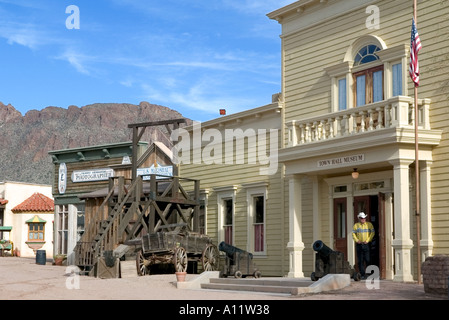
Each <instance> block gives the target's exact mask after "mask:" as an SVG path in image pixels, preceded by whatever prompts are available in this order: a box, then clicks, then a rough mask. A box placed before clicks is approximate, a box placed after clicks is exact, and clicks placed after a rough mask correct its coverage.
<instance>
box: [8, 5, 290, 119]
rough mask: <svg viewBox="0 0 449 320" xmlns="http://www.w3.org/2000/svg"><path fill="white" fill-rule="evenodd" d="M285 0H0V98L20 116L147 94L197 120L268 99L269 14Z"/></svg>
mask: <svg viewBox="0 0 449 320" xmlns="http://www.w3.org/2000/svg"><path fill="white" fill-rule="evenodd" d="M292 2H294V1H293V0H288V1H287V0H209V1H206V0H189V1H187V0H94V1H93V0H79V1H77V0H71V1H65V0H0V57H1V59H0V70H1V77H0V101H1V102H3V103H4V104H8V103H10V104H12V105H13V106H14V107H15V108H16V109H17V110H18V111H20V112H21V113H22V114H23V115H24V114H25V113H26V112H27V111H28V110H31V109H36V110H42V109H43V108H45V107H47V106H56V107H62V108H67V107H68V106H70V105H76V106H78V107H82V106H85V105H88V104H92V103H106V102H117V103H133V104H138V103H140V102H141V101H148V102H150V103H154V104H159V105H163V106H166V107H169V108H172V109H175V110H177V111H179V112H181V113H182V114H183V116H185V117H188V118H190V119H193V120H197V121H206V120H209V119H213V118H217V117H219V109H221V108H224V109H226V110H227V113H228V114H231V113H235V112H239V111H243V110H247V109H251V108H255V107H259V106H262V105H265V104H268V103H270V102H271V95H272V94H274V93H277V92H280V85H281V79H280V78H281V68H280V65H281V58H280V56H281V40H280V38H279V35H280V32H281V26H280V25H279V24H278V23H277V22H276V21H273V20H270V19H269V18H268V17H267V16H266V14H267V13H269V12H271V11H274V10H276V9H278V8H281V7H283V6H285V5H287V4H290V3H292ZM69 5H76V6H77V7H78V8H79V13H80V15H79V21H80V25H79V29H68V28H67V26H66V20H69V22H70V23H71V24H73V22H74V20H72V19H71V17H72V14H73V11H69V13H66V9H67V7H68V6H69Z"/></svg>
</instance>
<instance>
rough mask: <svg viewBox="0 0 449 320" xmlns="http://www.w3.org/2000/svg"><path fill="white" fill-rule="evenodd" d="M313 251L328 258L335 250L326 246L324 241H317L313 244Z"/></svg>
mask: <svg viewBox="0 0 449 320" xmlns="http://www.w3.org/2000/svg"><path fill="white" fill-rule="evenodd" d="M313 250H315V251H316V252H317V253H318V254H319V255H320V256H321V257H324V258H325V257H328V256H329V255H330V254H331V253H332V252H334V250H332V249H331V248H329V247H328V246H326V245H325V244H324V242H323V241H321V240H317V241H315V242H314V243H313Z"/></svg>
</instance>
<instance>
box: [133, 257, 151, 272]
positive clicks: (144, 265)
mask: <svg viewBox="0 0 449 320" xmlns="http://www.w3.org/2000/svg"><path fill="white" fill-rule="evenodd" d="M136 266H137V274H138V275H139V276H145V275H147V274H150V261H149V260H147V259H145V257H144V255H143V252H142V251H139V252H138V253H137V257H136Z"/></svg>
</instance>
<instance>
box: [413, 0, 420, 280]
mask: <svg viewBox="0 0 449 320" xmlns="http://www.w3.org/2000/svg"><path fill="white" fill-rule="evenodd" d="M416 2H417V0H413V18H414V20H415V27H416V28H418V22H417V9H416V6H417V4H416ZM414 87H415V88H414V89H415V181H416V182H415V201H416V208H415V212H416V214H415V216H416V245H417V247H416V248H417V253H416V255H417V260H418V266H417V267H418V284H421V244H420V242H421V228H420V223H421V221H420V220H421V215H420V201H419V200H420V192H419V189H420V185H419V158H418V154H419V146H418V120H419V119H418V116H419V113H418V86H417V85H416V83H414Z"/></svg>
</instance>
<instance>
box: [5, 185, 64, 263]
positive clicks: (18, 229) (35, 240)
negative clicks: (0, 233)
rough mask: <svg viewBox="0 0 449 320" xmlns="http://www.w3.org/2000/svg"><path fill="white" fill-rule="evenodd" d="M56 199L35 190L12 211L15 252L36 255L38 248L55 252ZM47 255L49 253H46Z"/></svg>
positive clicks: (23, 254) (23, 255)
mask: <svg viewBox="0 0 449 320" xmlns="http://www.w3.org/2000/svg"><path fill="white" fill-rule="evenodd" d="M54 209H55V206H54V201H53V199H52V198H50V197H47V196H45V195H43V194H42V193H39V192H35V193H34V194H33V195H31V196H30V197H29V198H27V199H25V200H24V201H23V202H22V203H20V204H18V205H17V206H15V207H14V208H12V209H11V211H12V212H13V214H14V218H13V219H14V222H13V228H14V234H13V235H14V236H13V241H14V247H15V254H17V255H20V256H21V257H35V256H36V250H45V252H46V253H47V252H48V253H49V255H50V257H51V255H52V254H53V227H54V221H53V220H54ZM46 256H47V255H46Z"/></svg>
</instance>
